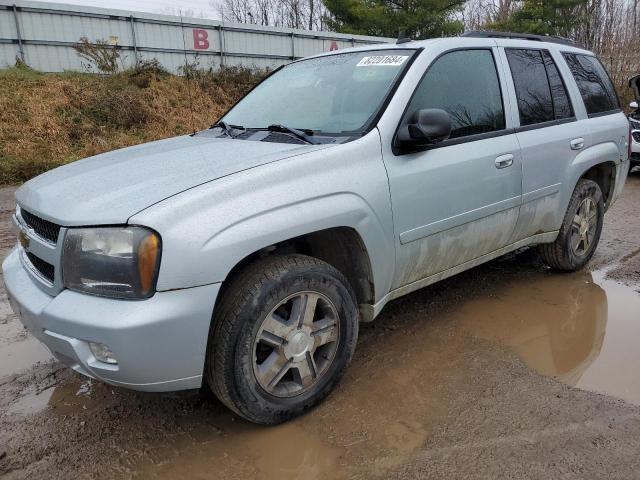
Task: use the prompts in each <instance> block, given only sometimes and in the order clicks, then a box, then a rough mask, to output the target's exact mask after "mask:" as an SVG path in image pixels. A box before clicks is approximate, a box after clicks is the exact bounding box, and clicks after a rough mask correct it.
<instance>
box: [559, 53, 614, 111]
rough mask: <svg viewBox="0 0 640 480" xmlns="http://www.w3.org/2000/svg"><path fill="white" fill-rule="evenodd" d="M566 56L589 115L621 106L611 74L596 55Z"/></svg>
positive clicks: (568, 54)
mask: <svg viewBox="0 0 640 480" xmlns="http://www.w3.org/2000/svg"><path fill="white" fill-rule="evenodd" d="M564 58H565V60H566V61H567V65H569V69H570V70H571V73H572V74H573V77H574V78H575V79H576V83H577V84H578V89H579V90H580V94H581V95H582V100H583V101H584V106H585V107H586V109H587V113H588V114H589V115H593V114H596V113H603V112H610V111H612V110H617V109H618V108H620V104H619V102H618V96H617V94H616V91H615V89H614V88H613V85H612V84H611V80H610V79H609V75H607V71H606V70H605V69H604V67H603V66H602V64H601V63H600V61H599V60H598V59H597V58H596V57H592V56H590V55H581V54H576V53H565V54H564Z"/></svg>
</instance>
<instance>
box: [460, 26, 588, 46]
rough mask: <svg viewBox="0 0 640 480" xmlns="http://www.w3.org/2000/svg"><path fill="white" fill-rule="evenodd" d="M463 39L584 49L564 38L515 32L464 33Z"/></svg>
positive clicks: (483, 31)
mask: <svg viewBox="0 0 640 480" xmlns="http://www.w3.org/2000/svg"><path fill="white" fill-rule="evenodd" d="M461 36H462V37H471V38H511V39H514V40H533V41H535V42H551V43H559V44H561V45H569V46H571V47H579V48H584V47H582V46H581V45H579V44H578V43H577V42H574V41H573V40H570V39H568V38H564V37H553V36H550V35H549V36H547V35H533V34H530V33H513V32H494V31H491V30H473V31H469V32H464V33H463V34H462V35H461Z"/></svg>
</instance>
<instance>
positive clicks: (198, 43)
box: [193, 28, 209, 50]
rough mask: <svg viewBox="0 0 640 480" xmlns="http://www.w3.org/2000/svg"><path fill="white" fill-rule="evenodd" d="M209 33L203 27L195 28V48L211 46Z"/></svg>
mask: <svg viewBox="0 0 640 480" xmlns="http://www.w3.org/2000/svg"><path fill="white" fill-rule="evenodd" d="M208 37H209V33H208V32H207V31H206V30H202V29H201V28H194V29H193V48H194V49H195V50H206V49H207V48H209V40H207V38H208Z"/></svg>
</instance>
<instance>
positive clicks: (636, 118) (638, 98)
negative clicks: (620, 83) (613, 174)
mask: <svg viewBox="0 0 640 480" xmlns="http://www.w3.org/2000/svg"><path fill="white" fill-rule="evenodd" d="M629 87H630V88H631V90H632V91H633V94H634V96H635V101H633V102H631V104H630V105H629V106H630V107H631V109H632V112H631V114H630V115H629V122H630V123H631V164H630V168H634V167H640V106H639V105H640V75H636V76H635V77H632V78H630V79H629Z"/></svg>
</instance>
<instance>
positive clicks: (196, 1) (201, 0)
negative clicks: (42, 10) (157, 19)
mask: <svg viewBox="0 0 640 480" xmlns="http://www.w3.org/2000/svg"><path fill="white" fill-rule="evenodd" d="M46 1H47V2H49V3H67V4H73V5H85V6H90V7H103V8H116V9H121V10H135V11H140V12H151V13H165V14H169V15H173V14H178V13H179V11H180V10H182V11H183V12H186V11H189V12H193V13H194V14H195V15H196V16H197V17H204V18H215V19H219V18H220V15H219V13H218V12H217V11H216V9H215V8H213V7H212V6H211V0H106V1H105V0H46Z"/></svg>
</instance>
